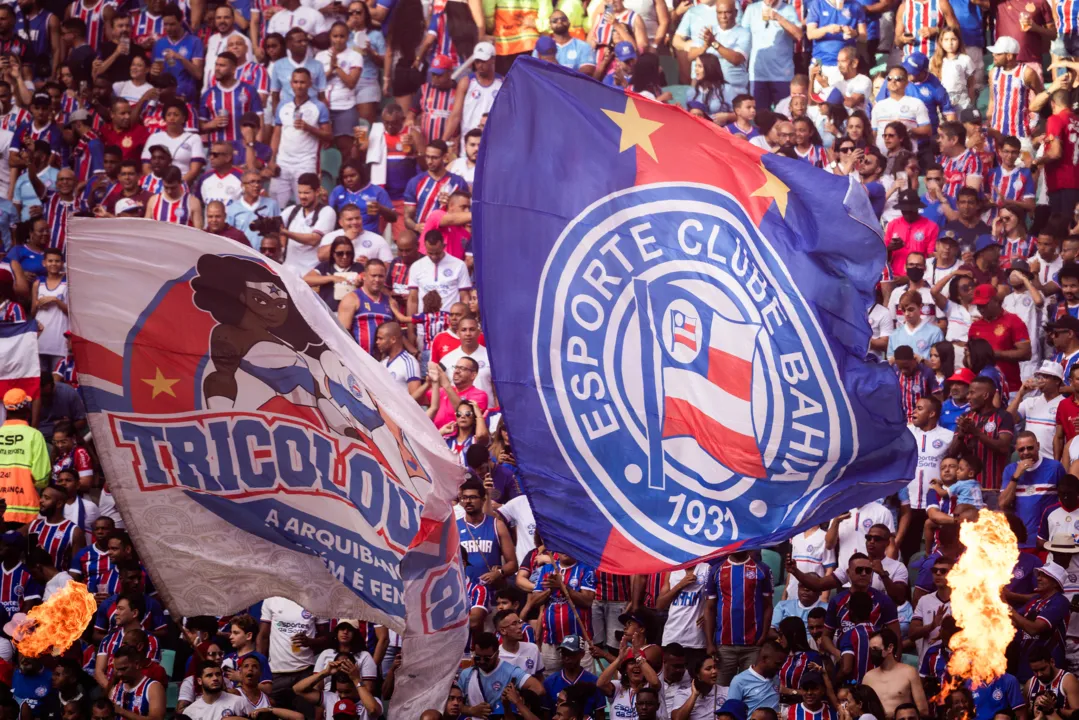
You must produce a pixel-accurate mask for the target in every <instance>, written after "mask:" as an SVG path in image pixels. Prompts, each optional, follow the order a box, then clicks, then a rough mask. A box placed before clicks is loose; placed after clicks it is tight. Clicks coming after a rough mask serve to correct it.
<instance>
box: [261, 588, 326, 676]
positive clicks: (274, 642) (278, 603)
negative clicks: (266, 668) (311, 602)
mask: <svg viewBox="0 0 1079 720" xmlns="http://www.w3.org/2000/svg"><path fill="white" fill-rule="evenodd" d="M261 620H262V622H268V623H270V667H272V668H273V669H274V672H279V673H288V672H297V671H299V670H305V669H307V668H309V667H311V666H312V665H314V664H315V653H314V652H313V651H312V650H311V648H309V647H301V648H300V651H299V652H293V651H292V636H293V635H295V634H297V633H303V634H304V635H307V636H308V637H314V636H315V629H316V624H317V620H316V618H315V616H314V615H312V614H311V613H310V612H308V611H307V610H304V609H303V608H302V607H300V606H299V605H297V604H296V603H294V602H292V601H291V600H289V599H288V598H283V597H271V598H266V600H264V601H263V603H262V617H261Z"/></svg>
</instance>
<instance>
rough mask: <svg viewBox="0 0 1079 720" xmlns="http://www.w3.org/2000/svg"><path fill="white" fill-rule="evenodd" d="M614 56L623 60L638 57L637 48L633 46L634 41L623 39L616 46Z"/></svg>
mask: <svg viewBox="0 0 1079 720" xmlns="http://www.w3.org/2000/svg"><path fill="white" fill-rule="evenodd" d="M614 56H615V57H616V58H618V59H619V60H621V61H622V62H629V61H630V60H635V59H637V48H635V47H633V43H631V42H629V41H628V40H623V41H622V42H620V43H618V44H617V45H615V46H614Z"/></svg>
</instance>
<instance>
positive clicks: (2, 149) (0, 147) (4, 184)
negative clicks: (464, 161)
mask: <svg viewBox="0 0 1079 720" xmlns="http://www.w3.org/2000/svg"><path fill="white" fill-rule="evenodd" d="M14 138H15V133H13V132H11V131H10V130H0V193H2V194H0V197H5V198H6V197H7V196H8V194H9V193H10V192H11V164H10V161H9V159H8V153H9V152H10V150H11V141H12V140H13V139H14ZM471 182H472V181H471V180H470V181H469V183H470V184H471Z"/></svg>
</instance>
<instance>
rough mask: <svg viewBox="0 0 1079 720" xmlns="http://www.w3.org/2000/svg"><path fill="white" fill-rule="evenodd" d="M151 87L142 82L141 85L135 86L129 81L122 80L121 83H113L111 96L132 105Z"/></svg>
mask: <svg viewBox="0 0 1079 720" xmlns="http://www.w3.org/2000/svg"><path fill="white" fill-rule="evenodd" d="M153 87H154V86H153V85H151V84H150V83H149V82H144V83H143V84H142V85H136V84H135V83H133V82H131V81H130V80H124V81H123V82H115V83H113V84H112V94H113V95H115V96H116V97H118V98H123V99H124V100H127V101H128V102H129V103H131V104H132V105H134V104H135V103H137V102H138V101H139V100H141V99H142V96H143V95H145V94H146V93H147V92H149V91H150V90H151V89H153Z"/></svg>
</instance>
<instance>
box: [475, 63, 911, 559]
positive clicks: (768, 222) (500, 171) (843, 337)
mask: <svg viewBox="0 0 1079 720" xmlns="http://www.w3.org/2000/svg"><path fill="white" fill-rule="evenodd" d="M475 191H476V201H475V206H474V211H475V213H476V215H475V217H474V222H475V232H476V249H475V254H476V260H477V268H478V278H479V285H478V287H479V296H480V299H481V308H482V311H483V324H484V330H485V331H486V335H487V336H488V337H489V338H490V342H489V343H488V350H489V352H490V354H491V366H492V372H493V374H494V381H495V385H496V390H497V392H498V397H499V400H500V402H501V405H502V407H503V409H504V418H505V419H506V422H507V425H508V427H509V430H510V436H511V442H512V446H513V451H514V454H515V455H516V458H517V461H518V466H519V469H520V474H521V479H522V482H523V485H524V489H525V491H526V493H527V494H528V497H529V500H530V502H531V504H532V508H533V511H534V514H535V516H536V520H537V524H538V527H539V531H540V534H541V535H542V536H543V539H544V541H545V542H546V543H547V544H548V546H549V547H553V548H556V549H559V550H563V551H565V552H568V553H570V554H572V555H573V556H574V557H576V558H577V559H578V560H580V561H582V562H585V563H588V564H591V565H594V566H597V567H598V568H599V569H600V570H603V571H607V572H620V573H644V572H655V571H659V570H663V569H665V568H668V567H672V566H677V565H686V564H689V563H692V562H695V561H696V559H697V558H700V557H708V556H714V555H717V554H720V553H722V552H729V551H731V550H732V549H734V548H739V547H740V548H749V547H760V546H764V545H769V544H773V543H775V542H778V541H779V540H782V539H784V538H786V537H789V536H791V535H793V534H795V533H796V532H799V531H801V530H803V529H805V528H807V527H809V526H811V525H815V524H817V523H820V522H821V521H823V520H825V519H829V518H832V517H835V516H836V515H838V514H839V513H841V512H844V511H846V510H848V509H850V508H851V507H854V506H857V505H860V504H863V503H865V502H868V501H870V500H874V499H878V498H881V497H884V496H886V495H888V494H890V493H892V492H894V491H896V490H898V489H899V487H900V486H901V485H902V482H903V480H902V479H903V478H908V479H909V478H910V477H912V475H913V467H914V462H915V458H916V457H917V453H916V450H915V447H914V441H913V438H912V437H911V435H910V433H909V432H907V431H906V429H905V425H906V422H905V420H906V419H905V417H904V415H903V412H902V409H901V407H900V403H899V388H898V386H897V383H896V379H895V374H894V373H893V372H891V371H890V370H889V368H888V367H887V366H884V365H880V364H877V363H876V362H875V361H874V360H872V359H867V358H866V351H867V347H868V343H869V339H870V328H869V324H868V322H867V320H866V312H867V309H868V308H869V307H870V306H871V305H872V303H873V288H874V285H875V284H876V282H877V280H878V279H879V278H880V273H881V268H882V267H883V266H884V263H885V248H884V244H883V242H882V239H881V235H880V226H879V223H878V222H877V220H876V218H875V216H874V215H873V212H872V209H871V207H870V204H869V199H868V197H867V195H866V193H865V190H864V188H863V187H862V186H861V185H860V184H858V183H857V182H854V181H851V180H850V179H848V178H845V177H839V176H835V175H831V174H828V173H825V172H822V171H820V170H818V169H816V168H812V167H810V166H808V165H807V164H806V163H803V162H798V161H795V160H790V159H788V158H784V157H780V156H777V155H772V154H768V153H765V152H764V151H763V150H761V149H759V148H757V147H755V146H752V145H750V144H748V143H747V142H745V141H744V140H741V139H737V138H735V137H734V136H732V135H731V134H730V133H728V132H727V131H725V130H723V129H721V128H719V127H717V126H715V125H714V124H712V123H709V122H706V121H702V120H699V119H697V118H693V117H691V116H689V115H688V114H686V113H685V112H683V111H682V110H680V109H679V108H677V107H674V106H670V105H662V104H659V103H656V102H653V101H650V100H647V99H645V98H642V97H639V96H636V95H629V94H625V93H623V92H621V91H619V90H617V89H614V88H609V87H605V86H602V85H600V84H598V83H595V82H593V81H591V80H589V79H587V78H585V77H583V76H581V75H578V74H576V73H573V72H571V71H569V70H565V69H563V68H560V67H558V66H556V65H554V64H550V63H542V62H538V61H533V60H531V59H529V58H523V59H521V60H519V61H518V62H517V63H515V64H514V69H513V70H512V71H511V72H510V74H509V76H508V78H507V80H506V83H505V85H503V87H502V89H501V90H500V91H499V94H498V99H497V100H496V102H495V105H494V107H493V109H492V111H491V114H490V117H489V121H488V123H487V125H486V128H485V130H484V139H483V146H482V148H481V154H480V160H479V169H478V173H477V179H476V183H475ZM567 507H572V508H573V509H574V512H573V513H566V512H565V508H567ZM581 528H588V529H589V532H586V533H582V532H581Z"/></svg>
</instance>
